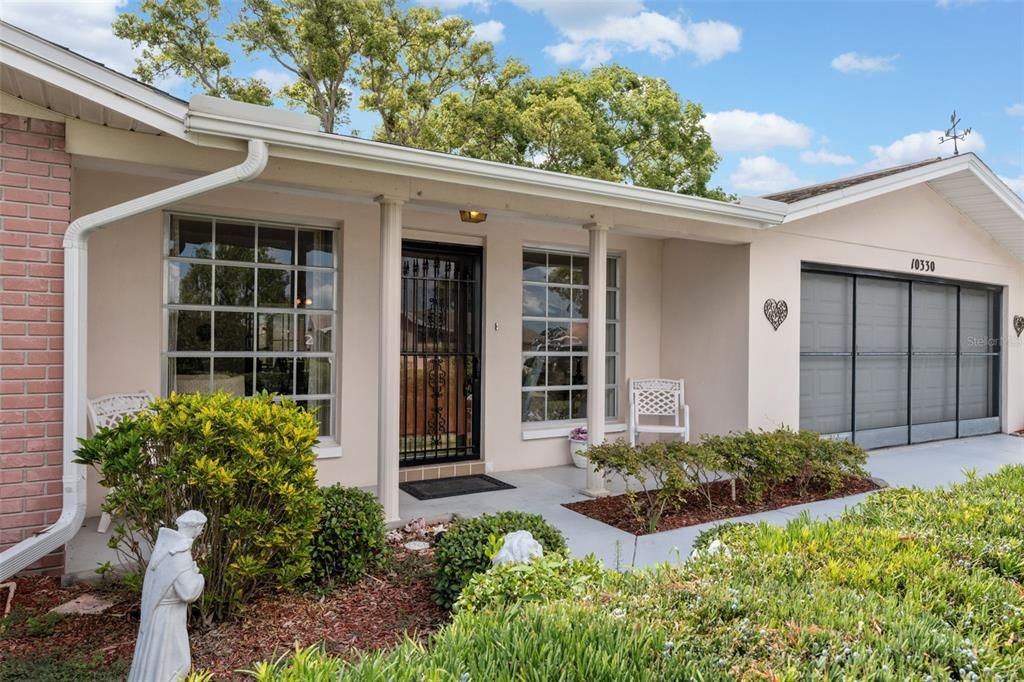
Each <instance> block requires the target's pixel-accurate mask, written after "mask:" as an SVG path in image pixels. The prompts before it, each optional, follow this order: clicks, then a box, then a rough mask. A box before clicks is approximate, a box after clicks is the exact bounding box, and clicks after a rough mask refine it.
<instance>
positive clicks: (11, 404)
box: [0, 395, 46, 410]
mask: <svg viewBox="0 0 1024 682" xmlns="http://www.w3.org/2000/svg"><path fill="white" fill-rule="evenodd" d="M43 407H46V396H41V395H7V396H4V397H2V398H0V408H3V409H5V410H25V409H42V408H43Z"/></svg>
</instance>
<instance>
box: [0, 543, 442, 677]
mask: <svg viewBox="0 0 1024 682" xmlns="http://www.w3.org/2000/svg"><path fill="white" fill-rule="evenodd" d="M432 574H433V548H430V549H428V550H426V551H424V552H409V551H407V550H405V549H403V548H400V547H399V548H396V549H395V550H394V554H393V557H392V558H391V559H390V560H389V561H388V563H387V566H386V567H385V568H384V569H381V570H380V571H377V572H375V573H374V574H371V575H367V576H365V577H364V578H363V580H362V581H360V582H359V583H358V584H356V585H354V586H351V587H344V588H339V589H337V590H335V591H333V592H330V593H328V594H326V595H324V596H322V597H318V596H317V595H313V594H293V593H283V594H277V595H272V596H268V597H264V598H261V599H259V600H257V601H256V602H254V603H253V604H251V605H250V606H249V607H248V608H247V610H246V612H245V613H244V614H243V615H242V616H241V617H240V618H238V619H236V620H235V621H232V622H230V623H224V624H221V625H218V626H216V627H214V628H211V629H209V630H206V631H198V630H196V629H193V630H191V633H190V639H191V643H192V659H193V665H194V667H195V668H196V669H207V670H209V671H210V672H212V673H214V675H215V676H216V677H217V679H238V678H244V676H242V675H240V674H239V673H238V671H239V670H244V669H248V668H251V667H252V665H253V664H254V663H255V662H258V661H261V660H266V659H274V658H277V657H278V656H281V655H283V654H287V653H289V652H292V651H294V650H295V648H296V647H297V646H298V647H308V646H311V645H314V644H320V643H323V645H324V646H325V647H326V648H327V649H328V650H329V651H330V652H331V653H333V654H335V655H338V656H344V657H354V656H357V655H358V654H359V652H362V651H367V650H373V649H386V648H389V647H392V646H394V645H396V644H397V643H398V642H400V641H401V640H402V638H403V637H404V636H406V635H408V636H410V637H414V638H423V639H425V638H427V637H428V636H429V635H430V634H432V633H433V632H435V631H436V630H437V629H438V628H439V627H441V626H442V625H443V624H444V623H445V622H447V620H448V612H447V611H445V610H444V609H442V608H441V607H439V606H437V605H436V604H434V602H433V600H432V599H431V589H432V588H431V580H432ZM15 582H17V591H16V592H15V597H14V603H13V610H12V615H11V617H10V618H8V619H3V620H0V670H2V668H3V667H4V661H12V662H13V661H25V660H31V659H33V658H39V657H49V658H54V657H56V658H58V659H62V660H65V659H66V660H69V661H71V660H75V661H88V662H89V663H90V668H92V667H93V666H95V669H96V670H97V671H101V670H103V669H105V668H109V667H115V668H116V669H119V670H124V671H126V670H127V667H128V665H130V662H131V657H132V653H133V651H134V648H135V636H136V633H137V630H138V627H139V620H138V619H139V612H138V595H137V594H134V593H132V592H129V591H127V590H125V589H123V588H119V587H118V588H115V587H109V588H106V589H104V588H97V587H96V586H90V585H73V586H70V587H61V585H60V580H59V579H58V578H47V577H33V576H29V577H21V578H17V579H15ZM87 592H93V593H97V594H98V595H99V596H102V597H104V598H106V599H109V600H111V601H113V602H114V606H113V607H112V608H110V609H109V610H107V611H106V612H104V613H102V614H97V615H74V616H66V617H64V618H62V619H59V620H57V619H55V620H54V622H52V628H44V629H45V630H47V631H45V632H39V631H36V632H35V633H30V632H29V629H30V627H32V625H33V621H32V620H30V619H36V621H37V622H38V619H40V618H41V617H45V614H46V613H47V612H48V611H49V610H50V609H51V608H53V607H55V606H58V605H60V604H63V603H65V602H67V601H69V600H71V599H74V598H75V597H77V596H79V595H81V594H84V593H87ZM5 598H6V591H4V592H3V593H0V615H2V608H3V601H4V599H5ZM123 674H124V673H123V672H121V673H118V674H114V675H112V676H111V677H110V678H109V679H123V678H122V675H123ZM6 679H7V678H5V677H4V675H3V673H2V672H0V680H4V681H5V682H6ZM62 679H63V678H62ZM103 679H108V678H106V677H104V678H103Z"/></svg>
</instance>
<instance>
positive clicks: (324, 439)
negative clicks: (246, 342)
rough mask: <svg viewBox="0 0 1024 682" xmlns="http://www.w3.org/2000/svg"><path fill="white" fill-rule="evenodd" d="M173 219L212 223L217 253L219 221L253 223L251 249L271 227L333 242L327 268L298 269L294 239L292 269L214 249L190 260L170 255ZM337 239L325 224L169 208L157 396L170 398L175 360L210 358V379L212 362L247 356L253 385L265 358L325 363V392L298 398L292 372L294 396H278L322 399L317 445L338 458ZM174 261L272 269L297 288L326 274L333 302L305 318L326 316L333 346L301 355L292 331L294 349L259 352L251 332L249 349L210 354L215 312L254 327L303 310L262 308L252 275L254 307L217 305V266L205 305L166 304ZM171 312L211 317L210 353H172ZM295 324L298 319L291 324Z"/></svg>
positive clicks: (326, 454) (323, 455)
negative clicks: (304, 277) (305, 278)
mask: <svg viewBox="0 0 1024 682" xmlns="http://www.w3.org/2000/svg"><path fill="white" fill-rule="evenodd" d="M175 218H183V219H194V220H204V221H206V220H208V221H210V222H211V224H212V232H211V240H212V242H213V244H214V249H216V233H217V223H218V222H226V223H231V224H235V225H252V226H253V227H254V230H255V235H256V242H255V243H254V246H255V248H258V240H259V228H260V227H269V228H274V229H286V230H291V231H293V232H294V233H295V235H296V240H297V239H298V233H299V231H314V232H324V233H327V234H328V235H329V236H330V239H331V256H332V259H331V265H330V266H329V267H327V266H312V265H298V247H297V241H296V246H295V247H294V260H295V262H294V263H292V264H291V265H281V264H275V263H258V262H256V261H255V260H254V261H252V262H249V261H233V260H227V259H218V258H216V255H217V254H216V250H215V251H214V253H213V254H211V257H210V258H190V257H185V256H174V255H171V253H170V251H171V226H172V223H173V220H174V219H175ZM339 241H340V240H339V238H338V230H337V229H335V228H332V227H325V226H323V225H308V224H302V223H298V222H282V221H279V220H277V221H275V220H260V219H255V218H251V217H241V216H239V217H235V216H227V215H217V214H210V213H196V212H193V211H177V210H170V211H165V212H164V229H163V243H162V251H161V254H162V256H161V266H162V268H161V269H162V273H163V282H162V290H163V294H162V305H161V313H162V334H161V361H160V392H161V395H164V396H166V395H168V394H169V392H170V386H169V379H170V377H169V372H168V365H169V360H170V359H173V358H202V359H209V360H210V379H211V382H212V380H213V373H214V359H215V358H251V359H252V361H253V377H252V379H253V381H254V382H255V380H256V373H257V370H256V363H257V361H258V360H260V359H265V358H289V359H292V360H293V362H297V361H298V360H299V359H301V358H316V359H325V360H327V362H328V364H329V367H330V378H329V380H328V381H329V387H330V392H329V393H315V394H311V393H303V394H297V393H295V390H296V389H297V382H298V371H297V369H296V368H293V371H292V392H291V393H288V394H284V393H282V394H281V395H283V396H286V397H288V398H289V399H291V400H296V401H326V402H327V411H328V424H327V433H325V434H323V435H321V436H320V441H319V446H318V447H317V454H318V456H319V457H321V458H328V457H337V456H340V454H341V450H340V446H339V445H338V443H339V439H338V437H337V434H338V422H339V419H338V414H337V412H338V405H339V402H338V400H339V396H338V374H339V372H338V369H337V362H336V361H335V359H336V357H337V347H338V343H340V340H341V336H340V333H339V332H340V330H339V328H338V319H339V317H338V301H339V299H340V293H339V291H338V288H339V285H340V283H341V279H340V277H339V276H338V274H339V273H338V271H339V262H340V260H339V259H340V254H339V253H338V249H339ZM172 263H192V264H199V265H210V266H215V265H221V266H244V267H252V268H253V270H254V271H258V270H259V269H271V270H288V271H289V272H292V273H294V274H293V287H294V286H296V285H297V282H298V280H297V276H298V273H299V272H300V271H301V272H318V273H330V275H331V279H332V287H331V303H330V309H329V310H324V309H315V310H314V309H310V310H308V312H309V314H312V315H327V316H330V318H331V319H330V325H331V348H330V349H329V350H326V351H299V350H298V343H299V340H298V337H299V334H298V330H297V329H296V330H295V334H294V336H295V338H294V343H295V346H294V347H293V350H292V351H259V350H256V348H257V343H258V337H259V332H258V330H256V329H254V333H253V337H254V338H253V348H252V350H250V351H216V350H212V349H213V348H214V347H215V343H216V322H215V318H214V316H213V313H214V312H237V313H252V314H253V315H254V324H256V323H257V322H258V319H259V318H258V315H259V314H261V313H262V314H289V313H290V314H292V315H299V314H302V312H303V311H305V310H306V309H304V308H300V307H298V305H297V304H296V303H293V304H292V307H290V308H286V307H274V306H260V305H259V276H258V274H256V273H255V272H254V276H255V281H254V282H253V305H252V306H225V305H217V304H216V303H215V301H214V298H215V296H216V272H217V271H216V268H213V270H212V275H211V285H210V289H211V297H210V302H209V304H180V303H171V302H170V287H169V281H170V266H171V264H172ZM172 311H200V312H209V313H211V318H210V319H211V338H210V344H211V345H210V347H211V350H210V351H191V350H182V351H172V350H170V348H169V345H170V331H171V329H170V318H171V312H172ZM294 322H295V323H296V324H297V320H294Z"/></svg>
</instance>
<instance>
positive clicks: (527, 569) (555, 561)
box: [455, 552, 605, 612]
mask: <svg viewBox="0 0 1024 682" xmlns="http://www.w3.org/2000/svg"><path fill="white" fill-rule="evenodd" d="M604 575H605V570H604V564H602V563H601V562H600V561H599V560H598V559H597V558H596V557H595V556H594V555H593V554H591V555H588V556H586V557H584V558H583V559H570V558H568V557H567V556H565V555H564V554H562V553H561V552H553V553H551V554H545V555H544V556H542V557H537V558H536V559H533V560H532V561H528V562H526V563H508V564H501V565H499V566H495V567H493V568H491V569H489V570H488V571H486V572H484V573H477V574H476V575H474V576H473V577H472V579H471V580H470V581H469V584H468V585H466V586H465V587H464V588H463V589H462V594H461V595H460V596H459V600H458V601H457V602H456V603H455V610H456V611H459V612H461V611H479V610H480V609H493V608H500V607H503V606H511V605H513V604H517V603H520V602H527V601H552V600H556V599H565V598H568V597H572V596H573V595H581V594H583V593H584V592H586V591H587V590H588V589H592V588H593V587H594V585H595V584H597V583H598V582H600V581H601V580H603V578H604Z"/></svg>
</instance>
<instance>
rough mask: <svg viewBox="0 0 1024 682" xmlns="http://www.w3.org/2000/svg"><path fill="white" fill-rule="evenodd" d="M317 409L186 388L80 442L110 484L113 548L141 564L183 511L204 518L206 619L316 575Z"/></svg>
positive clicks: (199, 558) (198, 552) (200, 541)
mask: <svg viewBox="0 0 1024 682" xmlns="http://www.w3.org/2000/svg"><path fill="white" fill-rule="evenodd" d="M318 434H319V426H318V424H317V421H316V419H315V418H314V417H313V415H312V414H310V413H308V412H306V411H305V410H303V409H302V408H300V407H298V406H296V404H295V403H293V402H291V401H289V400H279V399H276V398H274V397H272V396H270V395H268V394H266V393H263V394H261V395H257V396H253V397H252V398H239V397H235V396H232V395H229V394H227V393H216V394H213V395H201V394H192V395H180V394H173V393H172V394H171V396H170V397H168V398H164V399H158V400H155V401H153V403H152V404H151V405H150V410H149V411H147V412H143V413H140V414H139V415H137V416H135V417H133V418H129V419H125V420H123V421H121V422H120V423H119V424H118V425H116V426H115V427H113V428H109V429H106V428H104V429H100V430H99V431H98V432H97V433H96V435H94V436H93V437H92V438H90V439H87V440H82V441H81V446H80V448H79V450H78V458H79V459H78V461H79V462H81V463H84V464H89V465H92V466H94V467H96V468H97V469H98V470H99V473H100V483H101V484H103V485H104V486H107V487H108V488H111V490H110V492H109V494H108V495H107V498H106V500H105V502H104V503H103V508H104V510H106V511H109V512H112V513H114V514H115V515H116V516H117V517H118V519H119V521H121V522H123V525H122V526H121V527H119V528H117V529H116V530H115V531H114V532H113V533H112V536H111V539H110V545H111V547H115V548H117V549H119V550H121V551H122V552H124V553H125V554H127V555H128V556H129V557H131V558H134V559H135V561H137V562H138V565H139V567H140V568H141V567H142V566H144V565H145V563H144V554H143V548H144V547H145V546H147V545H150V544H152V543H153V542H154V541H155V540H156V535H157V532H158V531H159V529H160V527H161V526H169V527H174V522H175V519H176V518H177V517H178V515H180V514H181V513H182V512H184V511H186V510H188V509H198V510H200V511H202V512H203V513H204V514H206V516H207V518H208V519H209V522H208V523H207V526H206V530H205V531H204V532H203V534H202V535H200V536H199V537H198V538H197V539H196V542H195V545H194V550H193V551H194V554H195V557H196V562H197V563H198V564H199V568H200V571H201V572H202V573H203V576H204V577H205V578H206V587H205V589H204V591H203V595H202V598H201V600H200V603H199V605H198V608H199V613H200V615H201V616H202V617H203V619H204V620H206V621H207V622H211V621H215V620H220V619H223V618H225V617H228V616H230V615H232V614H233V613H235V612H236V611H237V609H238V608H239V607H240V606H241V605H242V604H244V603H245V602H247V601H249V600H250V599H252V598H253V597H254V596H256V595H257V594H259V593H261V592H264V591H266V590H272V589H278V588H283V587H288V586H291V585H293V584H294V583H295V582H296V581H297V580H299V579H300V578H302V577H303V576H305V575H306V574H307V573H309V571H310V567H311V564H310V538H311V537H312V536H313V532H314V531H315V530H316V527H317V521H318V519H319V517H320V504H321V503H320V496H319V495H318V494H317V485H316V469H315V467H314V460H315V459H316V456H315V454H314V453H313V446H314V445H315V444H316V442H317V438H318Z"/></svg>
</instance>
